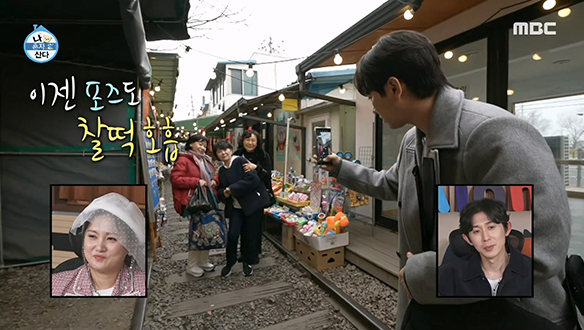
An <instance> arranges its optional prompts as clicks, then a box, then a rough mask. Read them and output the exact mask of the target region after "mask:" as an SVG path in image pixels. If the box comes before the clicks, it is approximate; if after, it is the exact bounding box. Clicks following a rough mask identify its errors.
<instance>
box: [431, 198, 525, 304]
mask: <svg viewBox="0 0 584 330" xmlns="http://www.w3.org/2000/svg"><path fill="white" fill-rule="evenodd" d="M509 218H510V217H509V212H507V207H506V205H505V203H503V202H501V201H498V200H494V199H489V198H485V199H481V200H477V201H473V202H471V203H469V204H467V205H466V206H465V207H464V208H463V210H462V211H461V212H460V227H459V228H460V231H461V233H462V236H463V238H464V240H465V241H466V242H467V243H468V244H470V245H471V246H472V247H474V249H475V251H474V252H475V253H472V254H471V255H469V256H468V257H465V258H454V259H453V260H452V261H449V262H448V263H443V264H442V265H441V266H440V268H439V274H438V281H439V288H438V294H439V296H441V297H459V296H469V297H488V296H497V297H498V296H505V297H531V296H532V295H533V287H532V281H533V274H532V260H531V258H530V257H528V256H526V255H524V254H522V253H521V252H520V251H518V250H517V249H516V248H514V247H513V246H512V245H511V244H510V240H509V234H510V233H511V230H512V229H513V226H512V224H511V221H509Z"/></svg>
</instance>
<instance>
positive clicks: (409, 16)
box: [404, 9, 414, 21]
mask: <svg viewBox="0 0 584 330" xmlns="http://www.w3.org/2000/svg"><path fill="white" fill-rule="evenodd" d="M404 18H405V19H406V20H407V21H409V20H411V19H412V18H414V10H413V9H408V10H406V12H405V13H404Z"/></svg>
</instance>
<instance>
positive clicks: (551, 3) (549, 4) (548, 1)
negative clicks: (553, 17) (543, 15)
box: [543, 0, 556, 10]
mask: <svg viewBox="0 0 584 330" xmlns="http://www.w3.org/2000/svg"><path fill="white" fill-rule="evenodd" d="M555 6H556V0H545V1H544V2H543V9H545V10H550V9H552V8H554V7H555Z"/></svg>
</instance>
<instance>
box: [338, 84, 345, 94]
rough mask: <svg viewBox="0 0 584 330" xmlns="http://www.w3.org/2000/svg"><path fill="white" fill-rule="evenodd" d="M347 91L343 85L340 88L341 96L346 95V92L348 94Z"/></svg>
mask: <svg viewBox="0 0 584 330" xmlns="http://www.w3.org/2000/svg"><path fill="white" fill-rule="evenodd" d="M346 91H347V90H346V89H345V87H344V86H343V85H341V86H340V87H339V93H341V94H345V92H346Z"/></svg>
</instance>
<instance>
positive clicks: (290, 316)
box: [131, 194, 390, 330]
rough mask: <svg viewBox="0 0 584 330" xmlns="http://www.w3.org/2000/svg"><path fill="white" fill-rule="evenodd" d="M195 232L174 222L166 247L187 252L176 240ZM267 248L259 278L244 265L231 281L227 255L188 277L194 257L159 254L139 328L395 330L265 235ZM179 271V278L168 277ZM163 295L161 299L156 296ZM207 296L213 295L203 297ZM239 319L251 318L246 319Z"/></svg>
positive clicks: (140, 306)
mask: <svg viewBox="0 0 584 330" xmlns="http://www.w3.org/2000/svg"><path fill="white" fill-rule="evenodd" d="M165 195H166V194H165ZM167 196H170V195H167ZM166 200H167V201H168V200H172V199H170V198H167V199H166ZM167 209H168V210H171V209H172V205H167ZM169 218H170V219H169V222H172V221H173V219H178V215H176V213H174V212H173V211H172V212H170V214H169ZM187 226H188V222H187V221H182V222H178V221H177V220H174V224H173V225H169V226H167V227H165V228H163V229H162V233H161V234H162V239H163V242H164V246H165V248H167V247H169V246H173V245H177V246H180V244H175V243H173V242H174V241H173V240H178V241H180V240H181V237H183V238H184V242H185V244H186V230H187ZM264 244H266V245H268V244H269V245H271V246H273V247H274V248H275V249H271V251H269V253H264V255H266V256H265V257H264V256H263V257H262V260H261V262H260V264H258V265H256V266H254V274H253V276H251V277H243V274H242V271H241V269H240V268H241V264H237V265H235V266H234V268H233V270H232V275H231V276H230V277H228V278H227V279H224V278H221V277H220V276H219V273H220V271H221V268H222V265H223V264H224V256H223V255H222V252H221V251H216V252H212V253H211V255H212V256H211V261H212V262H214V263H216V264H217V267H216V269H215V270H214V271H213V272H209V273H206V274H205V275H204V276H203V277H201V278H194V277H191V276H189V275H186V274H185V273H184V271H182V270H183V269H184V266H183V263H184V261H185V260H186V253H184V252H182V251H181V249H180V248H177V249H176V250H175V251H172V252H171V251H167V252H165V250H164V249H161V250H159V261H158V264H157V265H155V266H154V268H155V269H154V271H153V269H152V263H150V266H149V270H148V272H149V277H148V282H149V283H148V286H149V294H148V298H142V299H138V300H137V302H136V305H135V310H134V315H133V320H132V325H131V329H136V330H138V329H140V330H141V329H169V328H177V329H181V328H187V329H188V328H190V329H219V328H221V329H238V330H239V329H262V330H277V329H278V330H279V329H283V330H286V329H359V330H361V329H375V330H378V329H379V330H381V329H384V330H385V329H390V328H389V327H388V326H387V325H385V324H384V323H383V322H381V321H380V320H379V319H377V318H376V317H375V316H373V315H372V314H371V313H370V312H369V311H367V310H366V309H365V308H364V307H362V306H361V305H359V304H358V303H357V302H356V301H355V300H353V299H352V298H351V297H350V296H348V295H347V294H345V293H344V292H343V291H341V290H340V289H339V288H338V287H337V286H335V285H334V284H333V283H332V282H331V281H329V280H328V279H327V278H325V277H324V276H323V275H322V274H320V273H319V272H317V271H316V270H314V269H313V268H312V267H310V266H309V265H308V264H306V263H304V262H303V261H302V260H299V259H298V257H297V256H296V254H295V253H294V252H290V251H287V250H286V249H284V248H283V247H282V245H281V244H280V242H278V241H277V240H276V239H275V238H274V237H272V236H271V235H269V234H268V233H264ZM182 250H184V248H183V249H182ZM264 250H266V249H264ZM268 250H270V249H268ZM179 251H181V252H179ZM264 252H265V251H264ZM165 253H166V254H165ZM223 253H224V252H223ZM218 260H221V261H218ZM179 265H180V266H179ZM172 267H174V269H175V271H174V272H173V271H167V269H166V268H172ZM153 273H154V274H155V277H156V279H155V280H153V279H152V274H153ZM281 274H286V276H283V275H281ZM308 282H310V283H308ZM153 285H155V286H156V287H153ZM161 287H165V289H164V290H167V291H168V295H169V297H166V298H164V299H162V298H160V297H161V296H163V294H162V292H166V291H162V290H163V289H162V288H161ZM317 288H318V289H317ZM225 289H228V290H227V291H225ZM155 290H158V292H157V294H151V293H152V292H153V291H155ZM201 290H203V291H205V290H206V291H208V292H205V294H200V292H201ZM323 291H324V292H323ZM189 292H192V293H189ZM307 295H314V297H312V299H311V301H310V302H305V301H304V299H303V297H306V296H307ZM321 297H322V299H321ZM315 301H316V302H315ZM161 306H163V307H161ZM317 306H320V307H317ZM236 312H237V313H236ZM239 314H241V315H246V316H245V317H242V318H239ZM277 314H281V315H277ZM222 320H223V323H222ZM239 321H241V323H238V322H239ZM214 322H215V323H214ZM254 322H255V323H254Z"/></svg>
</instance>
